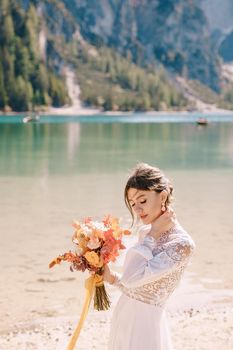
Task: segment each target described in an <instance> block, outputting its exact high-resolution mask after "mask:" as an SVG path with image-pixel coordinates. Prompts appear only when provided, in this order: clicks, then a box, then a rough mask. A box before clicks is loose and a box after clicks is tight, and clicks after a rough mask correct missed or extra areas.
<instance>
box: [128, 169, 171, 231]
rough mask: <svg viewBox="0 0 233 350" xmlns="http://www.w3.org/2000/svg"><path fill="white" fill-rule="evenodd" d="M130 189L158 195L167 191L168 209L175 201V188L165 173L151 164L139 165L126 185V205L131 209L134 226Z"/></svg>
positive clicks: (166, 205)
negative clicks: (153, 192) (152, 192)
mask: <svg viewBox="0 0 233 350" xmlns="http://www.w3.org/2000/svg"><path fill="white" fill-rule="evenodd" d="M130 188H135V189H137V190H143V191H155V192H158V193H160V192H162V191H163V190H165V191H167V194H168V195H167V199H166V201H165V207H166V208H167V207H168V205H169V204H170V203H171V202H172V200H173V196H172V194H173V186H172V184H171V182H170V181H169V180H168V179H167V178H166V177H165V175H164V173H163V172H162V171H161V170H160V169H159V168H156V167H153V166H150V165H149V164H146V163H138V164H137V165H136V167H135V168H134V169H133V172H132V174H131V175H130V177H129V179H128V181H127V183H126V186H125V191H124V200H125V204H126V207H127V208H128V209H129V211H130V214H131V216H132V220H133V222H132V226H133V224H134V214H133V211H132V208H131V205H130V203H129V199H128V191H129V189H130ZM132 226H131V227H132Z"/></svg>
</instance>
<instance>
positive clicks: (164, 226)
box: [148, 207, 177, 238]
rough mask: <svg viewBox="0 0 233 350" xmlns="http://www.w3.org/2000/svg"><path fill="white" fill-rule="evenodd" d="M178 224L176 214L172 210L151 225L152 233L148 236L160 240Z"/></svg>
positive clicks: (168, 210)
mask: <svg viewBox="0 0 233 350" xmlns="http://www.w3.org/2000/svg"><path fill="white" fill-rule="evenodd" d="M176 222H177V219H176V214H175V212H174V210H173V209H172V208H169V207H168V208H167V210H166V211H165V212H164V213H163V214H162V215H160V217H158V219H156V220H155V221H154V222H152V224H151V231H150V232H149V233H148V235H150V236H152V237H154V238H158V237H159V236H160V235H161V234H162V233H163V232H165V231H167V230H169V229H170V228H172V227H173V226H174V224H175V223H176Z"/></svg>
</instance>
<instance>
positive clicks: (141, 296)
mask: <svg viewBox="0 0 233 350" xmlns="http://www.w3.org/2000/svg"><path fill="white" fill-rule="evenodd" d="M150 228H151V225H144V226H142V227H141V229H140V231H139V233H138V235H139V238H138V242H137V243H136V244H135V245H134V246H133V247H131V248H130V249H129V250H128V251H127V254H126V256H125V261H124V265H123V273H122V274H119V273H115V282H114V283H113V285H114V286H116V287H117V288H119V289H120V290H121V292H122V295H121V297H120V299H119V301H118V303H117V305H116V308H115V309H114V312H113V317H112V321H111V330H110V339H109V344H108V350H132V349H133V350H142V349H147V350H165V349H166V350H172V344H171V339H170V332H169V325H168V324H167V321H166V313H165V309H164V307H165V304H166V301H167V300H168V298H169V296H170V295H171V294H172V292H173V291H174V290H175V288H176V287H177V286H178V284H179V282H180V280H181V277H182V274H183V272H184V269H185V267H186V266H187V265H188V263H189V261H190V258H191V256H192V255H193V253H194V251H195V248H196V245H195V243H194V241H193V239H192V238H191V236H190V235H189V234H188V233H187V232H186V231H185V230H184V229H183V228H182V226H181V225H180V224H179V223H176V224H175V225H174V226H173V227H172V228H171V229H170V230H167V231H166V232H164V233H163V234H162V235H161V236H160V237H159V238H158V239H154V238H153V237H151V236H148V235H147V233H148V232H149V230H150ZM148 304H149V305H148ZM122 307H124V310H122V309H121V308H122ZM148 308H149V309H148ZM132 317H133V320H134V321H132V319H131V318H132ZM147 317H149V318H150V319H151V323H149V324H148V321H146V320H145V318H147ZM127 320H128V323H129V324H128V323H127V325H126V322H127ZM145 324H147V327H145ZM139 327H140V329H139ZM127 329H128V331H126V330H127ZM143 334H145V335H146V343H144V344H141V343H140V340H139V339H138V337H139V336H143ZM127 344H128V345H127ZM140 344H141V345H140ZM129 346H130V347H129ZM132 346H133V347H132Z"/></svg>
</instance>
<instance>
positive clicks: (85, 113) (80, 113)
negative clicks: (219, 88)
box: [0, 108, 233, 117]
mask: <svg viewBox="0 0 233 350" xmlns="http://www.w3.org/2000/svg"><path fill="white" fill-rule="evenodd" d="M30 114H33V112H30V111H25V112H2V111H0V117H1V116H4V117H5V116H7V117H10V116H25V115H30ZM36 114H39V115H40V116H51V117H53V116H54V117H59V116H65V117H79V116H85V117H88V116H99V115H102V116H106V117H111V116H131V115H134V116H136V115H141V114H144V115H145V116H152V117H154V116H168V115H171V116H179V115H181V116H185V115H190V116H193V115H195V114H196V115H200V116H205V115H208V116H216V115H224V116H227V115H233V110H225V109H216V110H212V111H210V110H202V111H199V110H197V111H188V110H181V111H174V110H173V111H145V112H143V111H129V112H125V111H101V110H97V109H82V110H75V109H72V111H68V110H67V109H66V108H61V109H59V110H55V109H50V110H49V111H46V112H38V113H36Z"/></svg>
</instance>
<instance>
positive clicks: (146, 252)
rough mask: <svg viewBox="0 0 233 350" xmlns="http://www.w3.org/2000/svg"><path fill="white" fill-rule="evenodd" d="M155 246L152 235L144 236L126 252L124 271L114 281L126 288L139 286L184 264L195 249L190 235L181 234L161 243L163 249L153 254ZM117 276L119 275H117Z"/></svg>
mask: <svg viewBox="0 0 233 350" xmlns="http://www.w3.org/2000/svg"><path fill="white" fill-rule="evenodd" d="M155 246H156V241H155V240H154V239H153V237H149V236H146V237H145V238H144V240H143V242H142V243H138V244H136V245H135V246H134V247H132V248H130V249H129V251H128V252H127V255H126V259H125V263H124V271H123V274H122V276H121V277H120V278H119V280H116V283H121V285H123V286H125V287H127V288H135V287H140V286H142V285H144V284H147V283H150V282H152V281H155V280H156V279H159V278H161V277H162V276H163V275H166V274H167V273H168V272H170V271H172V270H173V269H176V268H178V267H179V266H181V265H183V264H186V263H187V262H188V260H189V258H190V257H191V255H192V254H193V252H194V250H195V247H196V246H195V243H194V241H193V240H192V239H191V237H190V236H184V235H181V236H179V237H176V238H173V239H171V240H170V241H169V242H167V243H165V244H163V250H162V251H161V252H160V253H158V254H156V255H155V256H153V253H152V250H153V248H155ZM118 277H119V276H118Z"/></svg>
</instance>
